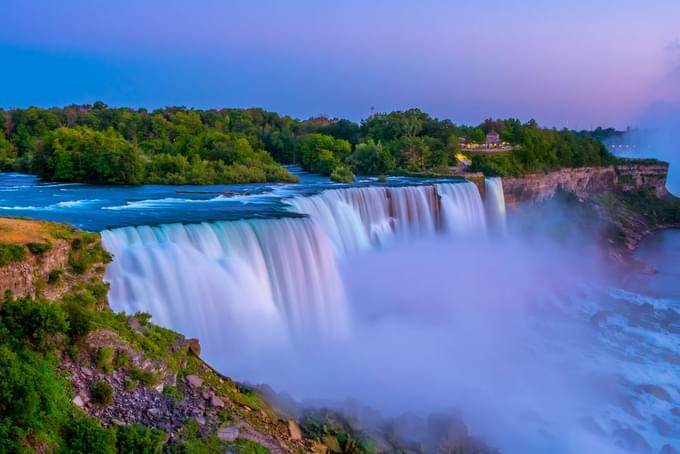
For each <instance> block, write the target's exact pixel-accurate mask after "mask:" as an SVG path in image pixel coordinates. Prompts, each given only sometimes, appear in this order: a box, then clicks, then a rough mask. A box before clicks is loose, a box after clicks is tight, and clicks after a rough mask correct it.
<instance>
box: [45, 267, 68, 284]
mask: <svg viewBox="0 0 680 454" xmlns="http://www.w3.org/2000/svg"><path fill="white" fill-rule="evenodd" d="M63 275H64V270H62V269H56V270H52V271H50V274H49V276H48V277H47V282H48V283H49V284H51V285H54V284H58V283H59V281H61V277H62V276H63Z"/></svg>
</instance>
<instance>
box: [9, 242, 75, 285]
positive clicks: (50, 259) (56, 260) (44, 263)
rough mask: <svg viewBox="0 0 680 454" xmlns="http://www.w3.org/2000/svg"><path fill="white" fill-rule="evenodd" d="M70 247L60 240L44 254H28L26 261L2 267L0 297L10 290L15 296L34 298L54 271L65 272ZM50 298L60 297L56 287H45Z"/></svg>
mask: <svg viewBox="0 0 680 454" xmlns="http://www.w3.org/2000/svg"><path fill="white" fill-rule="evenodd" d="M69 250H70V245H69V243H68V242H67V241H64V240H60V241H56V242H55V243H53V244H52V248H51V249H50V250H49V251H46V252H44V253H42V254H37V255H33V254H30V253H28V254H27V257H26V259H25V260H23V261H20V262H13V263H9V264H7V265H5V266H1V267H0V295H4V293H5V292H6V291H7V290H10V291H11V292H12V294H13V295H15V296H33V295H36V293H38V291H39V290H42V289H43V288H42V287H43V284H44V283H46V282H47V281H48V280H49V276H50V273H51V272H52V271H54V270H64V269H66V266H67V264H68V256H69ZM44 290H46V295H45V296H48V297H50V298H52V297H56V296H58V293H59V292H58V291H55V290H57V289H55V288H54V287H45V289H44Z"/></svg>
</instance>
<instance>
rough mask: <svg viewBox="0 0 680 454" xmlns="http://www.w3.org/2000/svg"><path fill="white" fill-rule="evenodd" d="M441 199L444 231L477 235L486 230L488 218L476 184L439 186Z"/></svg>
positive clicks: (467, 182) (438, 190) (446, 184)
mask: <svg viewBox="0 0 680 454" xmlns="http://www.w3.org/2000/svg"><path fill="white" fill-rule="evenodd" d="M437 192H438V193H439V196H440V198H441V212H442V223H443V230H445V231H447V232H450V233H476V232H483V231H485V230H486V216H485V214H484V205H483V204H482V197H481V196H480V195H479V190H478V189H477V186H476V185H475V184H474V183H470V182H469V181H466V182H464V183H445V184H438V185H437Z"/></svg>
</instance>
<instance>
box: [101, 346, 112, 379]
mask: <svg viewBox="0 0 680 454" xmlns="http://www.w3.org/2000/svg"><path fill="white" fill-rule="evenodd" d="M97 367H98V368H100V369H101V370H102V371H104V372H106V373H107V374H110V373H111V372H113V349H112V348H111V347H102V348H100V349H99V351H98V352H97Z"/></svg>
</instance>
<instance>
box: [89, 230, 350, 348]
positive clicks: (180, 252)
mask: <svg viewBox="0 0 680 454" xmlns="http://www.w3.org/2000/svg"><path fill="white" fill-rule="evenodd" d="M102 238H103V242H104V245H105V246H106V248H107V249H108V250H109V251H110V252H111V253H112V254H113V255H114V261H113V263H111V264H110V265H109V267H108V269H107V271H106V276H105V278H106V280H107V281H108V282H109V283H110V284H111V291H110V294H109V300H110V303H111V305H112V307H113V308H114V309H115V310H119V311H125V312H127V313H134V312H137V311H145V312H149V313H151V315H152V316H153V318H154V320H156V322H157V323H159V324H161V325H164V326H168V327H171V328H173V329H176V330H178V331H180V332H183V333H184V334H186V335H188V336H194V337H200V338H201V340H204V341H206V342H205V344H206V345H209V346H213V347H220V348H222V347H223V346H228V345H234V343H233V342H235V341H238V344H237V345H238V348H242V347H243V346H244V344H247V343H248V342H251V344H252V343H254V342H257V341H258V338H259V337H267V338H269V339H270V340H271V339H279V340H281V341H287V340H288V339H290V338H291V334H295V333H315V332H316V333H323V335H324V336H328V335H333V334H334V333H336V334H342V333H343V332H344V330H345V328H346V314H345V310H346V308H345V292H344V288H343V284H342V282H341V280H340V277H339V274H338V271H337V269H336V264H335V255H334V253H333V249H332V246H331V244H330V243H329V241H328V239H327V238H326V236H325V235H324V233H323V232H321V231H320V230H319V228H318V226H317V225H316V224H315V223H314V222H313V221H312V220H310V219H303V218H295V219H276V220H243V221H233V222H214V223H202V224H192V225H182V224H171V225H161V226H157V227H148V226H142V227H125V228H118V229H112V230H105V231H103V232H102ZM263 332H264V333H267V336H260V333H263ZM213 337H214V338H213ZM293 337H294V336H293Z"/></svg>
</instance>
